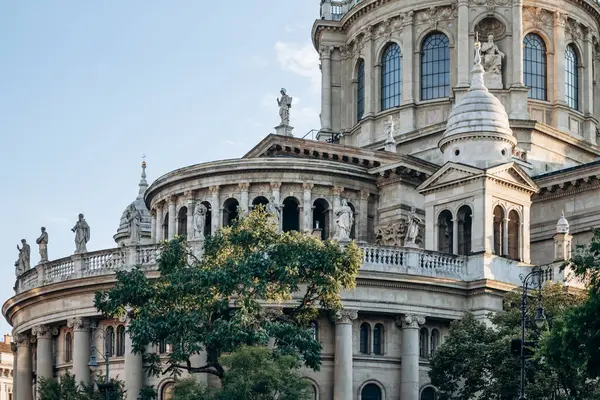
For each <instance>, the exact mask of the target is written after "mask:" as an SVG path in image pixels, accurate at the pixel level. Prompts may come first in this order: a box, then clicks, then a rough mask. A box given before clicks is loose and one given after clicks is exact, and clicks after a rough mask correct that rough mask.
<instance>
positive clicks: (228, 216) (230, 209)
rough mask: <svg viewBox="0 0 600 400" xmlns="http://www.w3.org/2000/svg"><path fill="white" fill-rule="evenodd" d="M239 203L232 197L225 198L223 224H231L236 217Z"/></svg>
mask: <svg viewBox="0 0 600 400" xmlns="http://www.w3.org/2000/svg"><path fill="white" fill-rule="evenodd" d="M239 205H240V203H239V202H238V201H237V200H236V199H234V198H230V199H227V200H225V203H223V226H231V225H232V224H233V221H235V220H236V219H237V218H238V207H239Z"/></svg>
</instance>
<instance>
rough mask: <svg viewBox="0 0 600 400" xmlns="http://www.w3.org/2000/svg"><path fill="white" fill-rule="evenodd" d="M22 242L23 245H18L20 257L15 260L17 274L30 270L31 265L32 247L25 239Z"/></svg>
mask: <svg viewBox="0 0 600 400" xmlns="http://www.w3.org/2000/svg"><path fill="white" fill-rule="evenodd" d="M21 244H22V245H23V247H19V245H17V250H19V258H18V259H17V261H16V262H15V267H16V269H15V273H16V275H17V276H19V275H21V274H22V273H24V272H25V271H27V270H29V268H30V267H31V263H30V260H31V248H30V247H29V245H28V244H27V241H26V240H25V239H21Z"/></svg>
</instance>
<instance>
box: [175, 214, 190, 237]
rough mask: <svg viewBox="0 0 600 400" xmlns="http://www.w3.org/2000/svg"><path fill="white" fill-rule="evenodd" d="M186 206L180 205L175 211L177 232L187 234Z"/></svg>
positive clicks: (181, 234)
mask: <svg viewBox="0 0 600 400" xmlns="http://www.w3.org/2000/svg"><path fill="white" fill-rule="evenodd" d="M187 214H188V209H187V207H181V208H180V209H179V213H177V234H178V235H179V236H187Z"/></svg>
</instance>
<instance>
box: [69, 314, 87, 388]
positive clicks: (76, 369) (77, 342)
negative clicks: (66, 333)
mask: <svg viewBox="0 0 600 400" xmlns="http://www.w3.org/2000/svg"><path fill="white" fill-rule="evenodd" d="M67 326H68V327H69V328H73V375H75V379H76V381H77V382H84V383H86V384H89V383H90V382H91V380H90V367H88V363H89V361H90V328H91V322H90V320H88V319H87V318H72V319H70V320H68V321H67Z"/></svg>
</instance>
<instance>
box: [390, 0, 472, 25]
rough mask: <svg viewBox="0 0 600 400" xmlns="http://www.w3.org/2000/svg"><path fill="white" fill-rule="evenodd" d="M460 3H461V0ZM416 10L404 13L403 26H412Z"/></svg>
mask: <svg viewBox="0 0 600 400" xmlns="http://www.w3.org/2000/svg"><path fill="white" fill-rule="evenodd" d="M464 1H467V0H464ZM459 4H460V0H459ZM414 15H415V14H414V11H412V10H410V11H408V12H405V13H402V14H401V16H402V26H403V27H406V26H411V25H412V24H413V17H414Z"/></svg>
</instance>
